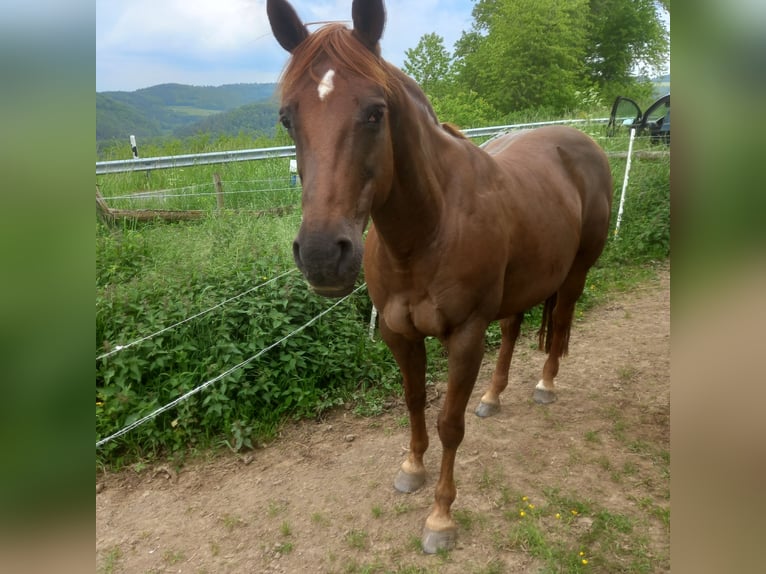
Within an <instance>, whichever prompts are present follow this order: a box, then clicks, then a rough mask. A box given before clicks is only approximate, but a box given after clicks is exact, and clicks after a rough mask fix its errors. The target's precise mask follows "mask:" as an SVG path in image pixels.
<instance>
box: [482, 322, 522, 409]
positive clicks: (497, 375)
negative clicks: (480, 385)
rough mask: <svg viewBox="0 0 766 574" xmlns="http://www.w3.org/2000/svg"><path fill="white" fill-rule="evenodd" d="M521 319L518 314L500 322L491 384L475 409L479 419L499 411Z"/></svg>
mask: <svg viewBox="0 0 766 574" xmlns="http://www.w3.org/2000/svg"><path fill="white" fill-rule="evenodd" d="M523 318H524V313H519V314H518V315H514V316H513V317H508V318H506V319H501V320H500V332H501V333H502V341H501V343H500V351H499V352H498V354H497V363H496V364H495V372H494V374H493V375H492V382H491V383H490V386H489V388H488V389H487V392H486V393H484V395H483V396H482V397H481V401H480V402H479V405H478V406H477V407H476V411H475V412H476V414H477V415H478V416H480V417H489V416H492V415H494V414H497V412H498V411H499V410H500V393H502V392H503V391H504V390H505V387H507V386H508V371H509V370H510V368H511V357H513V348H514V346H515V345H516V339H517V338H518V336H519V331H520V329H521V321H522V319H523Z"/></svg>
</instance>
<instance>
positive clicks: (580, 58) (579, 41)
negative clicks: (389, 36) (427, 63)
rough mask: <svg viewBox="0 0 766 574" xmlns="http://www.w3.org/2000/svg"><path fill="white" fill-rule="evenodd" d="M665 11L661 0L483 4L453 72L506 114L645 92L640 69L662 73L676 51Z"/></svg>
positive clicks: (501, 0) (493, 0) (485, 0)
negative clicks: (664, 22) (667, 29)
mask: <svg viewBox="0 0 766 574" xmlns="http://www.w3.org/2000/svg"><path fill="white" fill-rule="evenodd" d="M661 4H662V5H663V6H666V7H668V8H669V5H670V3H669V1H668V0H665V1H663V2H661ZM657 10H658V4H657V3H656V2H655V1H654V0H478V1H477V3H476V5H475V6H474V10H473V18H474V23H473V27H472V29H471V30H470V31H468V32H465V33H464V34H463V36H462V37H461V39H460V40H459V41H458V44H457V46H456V49H455V62H454V64H453V68H454V69H455V71H456V74H457V78H458V83H459V84H461V85H462V86H464V88H465V89H466V90H474V91H476V92H477V93H478V94H479V95H480V96H481V97H482V98H484V99H485V100H486V101H487V102H489V104H491V105H492V106H493V107H494V108H496V109H497V110H499V111H500V112H501V113H502V114H509V113H511V112H514V111H519V110H541V109H543V110H545V111H547V112H548V113H561V112H565V111H567V110H570V109H572V108H574V107H576V106H577V105H578V100H579V99H581V94H593V93H595V92H597V93H598V94H599V95H600V96H601V99H602V100H603V101H610V100H611V98H613V96H614V95H616V93H630V94H631V95H633V94H635V93H636V91H637V90H638V92H639V93H642V92H640V89H641V83H640V81H639V80H638V79H637V78H636V77H635V71H636V70H637V69H639V68H641V69H643V71H644V72H645V73H646V72H649V73H651V71H653V70H654V71H656V70H657V69H658V68H659V67H660V65H661V64H662V63H663V61H664V58H665V55H666V54H667V49H668V38H667V33H666V32H665V29H664V27H663V25H662V23H661V21H660V18H659V14H658V11H657Z"/></svg>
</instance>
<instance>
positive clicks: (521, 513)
mask: <svg viewBox="0 0 766 574" xmlns="http://www.w3.org/2000/svg"><path fill="white" fill-rule="evenodd" d="M526 515H527V513H526V512H524V511H523V510H519V516H521V517H522V518H524V517H525V516H526Z"/></svg>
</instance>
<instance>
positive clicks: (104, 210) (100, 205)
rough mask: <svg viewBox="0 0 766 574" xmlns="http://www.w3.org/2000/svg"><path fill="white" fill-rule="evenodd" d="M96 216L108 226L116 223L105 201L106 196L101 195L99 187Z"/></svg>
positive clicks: (97, 190)
mask: <svg viewBox="0 0 766 574" xmlns="http://www.w3.org/2000/svg"><path fill="white" fill-rule="evenodd" d="M96 214H97V215H98V218H99V219H100V220H101V221H102V223H106V224H107V225H112V224H113V223H114V215H113V214H112V210H111V209H110V208H109V206H108V205H107V204H106V200H105V199H104V196H103V195H101V190H100V189H99V188H98V185H96Z"/></svg>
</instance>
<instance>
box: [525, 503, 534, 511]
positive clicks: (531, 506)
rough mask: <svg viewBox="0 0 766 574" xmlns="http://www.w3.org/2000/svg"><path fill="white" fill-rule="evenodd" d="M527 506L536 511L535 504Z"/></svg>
mask: <svg viewBox="0 0 766 574" xmlns="http://www.w3.org/2000/svg"><path fill="white" fill-rule="evenodd" d="M527 506H528V507H529V509H530V510H532V509H534V507H535V505H534V504H527Z"/></svg>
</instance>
